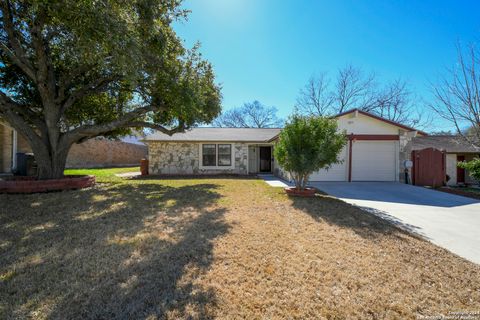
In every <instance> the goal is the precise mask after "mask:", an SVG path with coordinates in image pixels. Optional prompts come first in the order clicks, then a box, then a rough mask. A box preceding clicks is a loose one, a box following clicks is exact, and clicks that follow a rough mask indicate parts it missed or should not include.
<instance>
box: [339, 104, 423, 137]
mask: <svg viewBox="0 0 480 320" xmlns="http://www.w3.org/2000/svg"><path fill="white" fill-rule="evenodd" d="M353 112H358V113H361V114H363V115H365V116H368V117H371V118H374V119H377V120H380V121H383V122H386V123H388V124H391V125H394V126H396V127H400V128H402V129H405V130H408V131H417V132H418V133H420V134H422V135H424V136H428V133H426V132H424V131H420V130H417V129H415V128H412V127H409V126H406V125H403V124H401V123H398V122H395V121H392V120H388V119H385V118H382V117H379V116H377V115H375V114H373V113H370V112H366V111H363V110H360V109H352V110H348V111H345V112H342V113H339V114H337V115H336V116H335V117H334V118H338V117H341V116H344V115H346V114H350V113H353Z"/></svg>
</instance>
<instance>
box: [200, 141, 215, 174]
mask: <svg viewBox="0 0 480 320" xmlns="http://www.w3.org/2000/svg"><path fill="white" fill-rule="evenodd" d="M206 146H213V150H214V153H213V154H209V156H213V165H205V164H204V159H203V157H204V155H205V154H204V151H205V150H204V147H206ZM201 150H202V156H201V161H202V166H203V167H208V168H212V167H213V168H214V167H216V166H217V165H218V162H217V155H218V152H217V145H216V144H215V143H204V144H202V146H201Z"/></svg>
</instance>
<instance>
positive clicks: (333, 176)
mask: <svg viewBox="0 0 480 320" xmlns="http://www.w3.org/2000/svg"><path fill="white" fill-rule="evenodd" d="M339 159H341V160H343V162H342V163H340V164H334V165H333V166H332V167H331V168H330V169H328V170H320V171H317V172H314V173H312V175H311V176H310V181H348V171H347V167H348V163H347V147H345V148H343V150H342V151H341V152H340V155H339Z"/></svg>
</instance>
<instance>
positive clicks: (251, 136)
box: [144, 128, 281, 142]
mask: <svg viewBox="0 0 480 320" xmlns="http://www.w3.org/2000/svg"><path fill="white" fill-rule="evenodd" d="M280 130H281V129H280V128H192V129H189V130H187V131H185V132H183V133H175V134H174V135H172V136H169V135H167V134H164V133H161V132H159V131H156V132H155V133H153V134H151V135H149V136H147V137H146V138H145V139H144V141H146V142H148V141H172V142H173V141H232V142H268V141H270V140H271V139H272V138H273V137H275V136H276V135H278V134H279V133H280Z"/></svg>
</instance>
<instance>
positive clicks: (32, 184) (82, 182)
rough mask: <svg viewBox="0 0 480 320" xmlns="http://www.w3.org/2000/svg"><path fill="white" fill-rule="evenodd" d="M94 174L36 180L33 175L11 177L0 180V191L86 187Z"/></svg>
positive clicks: (29, 191)
mask: <svg viewBox="0 0 480 320" xmlns="http://www.w3.org/2000/svg"><path fill="white" fill-rule="evenodd" d="M94 184H95V176H65V177H64V178H62V179H51V180H37V179H36V178H35V177H12V178H8V179H6V180H0V193H37V192H48V191H62V190H71V189H82V188H88V187H91V186H93V185H94Z"/></svg>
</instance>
